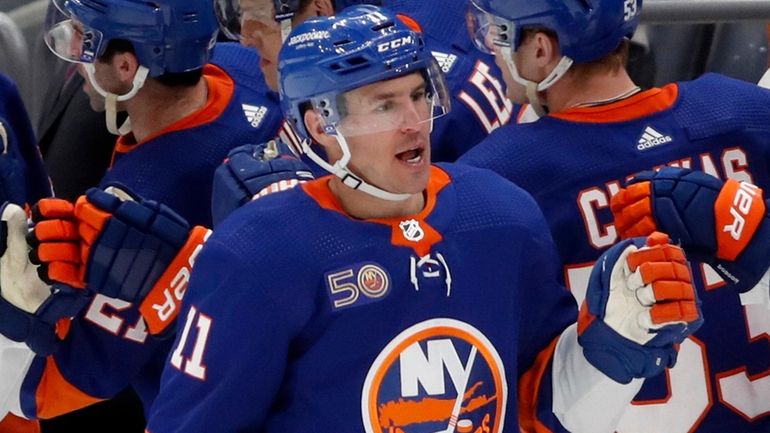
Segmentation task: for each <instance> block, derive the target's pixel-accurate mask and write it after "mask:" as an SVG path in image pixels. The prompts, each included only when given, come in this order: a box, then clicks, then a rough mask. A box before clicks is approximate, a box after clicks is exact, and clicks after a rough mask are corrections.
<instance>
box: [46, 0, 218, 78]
mask: <svg viewBox="0 0 770 433" xmlns="http://www.w3.org/2000/svg"><path fill="white" fill-rule="evenodd" d="M52 1H53V3H54V5H55V6H56V7H54V8H50V9H49V14H48V18H47V22H46V27H47V31H46V43H47V44H48V47H49V48H50V49H51V51H53V52H54V53H55V54H56V55H58V56H59V57H61V58H62V59H64V60H67V61H71V62H78V63H93V62H94V61H95V60H96V59H98V58H99V57H100V56H101V55H102V54H103V53H104V50H105V49H106V48H107V45H108V44H109V42H110V41H112V40H119V39H122V40H126V41H129V42H130V43H131V44H132V46H133V48H134V51H135V52H136V56H137V58H138V61H139V64H140V65H142V66H144V67H146V68H147V69H148V70H149V76H151V77H156V76H159V75H163V74H165V73H181V72H187V71H191V70H195V69H200V68H201V67H203V65H205V64H206V63H208V61H209V56H210V52H211V49H212V48H213V46H214V43H215V42H216V36H217V32H218V29H219V26H218V22H217V19H216V16H215V14H214V9H213V3H212V0H154V1H146V0H52Z"/></svg>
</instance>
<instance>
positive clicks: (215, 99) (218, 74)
mask: <svg viewBox="0 0 770 433" xmlns="http://www.w3.org/2000/svg"><path fill="white" fill-rule="evenodd" d="M203 78H204V79H205V80H206V84H207V85H208V99H207V100H206V104H205V105H204V106H203V107H201V108H200V109H199V110H198V111H195V112H194V113H191V114H189V115H188V116H185V117H183V118H182V119H179V120H178V121H176V122H174V123H172V124H171V125H169V126H167V127H165V128H163V129H162V130H160V131H158V132H157V133H155V134H152V135H151V136H149V137H147V138H146V139H144V140H142V141H141V142H138V143H137V142H136V141H135V140H134V135H133V134H127V135H124V136H121V137H118V141H117V144H116V145H115V153H128V152H130V151H132V150H134V149H136V148H137V147H139V146H141V145H142V144H144V143H147V142H149V141H152V140H154V139H156V138H158V137H160V136H162V135H165V134H168V133H171V132H175V131H181V130H185V129H191V128H194V127H197V126H201V125H205V124H207V123H210V122H213V121H214V120H216V119H217V118H219V116H221V115H222V113H224V111H225V110H226V109H227V106H228V105H229V104H230V100H231V99H232V98H233V94H234V93H235V82H234V81H233V79H232V78H231V77H230V76H229V75H228V74H227V72H225V71H224V70H223V69H222V68H220V67H219V66H216V65H213V64H208V65H206V66H204V67H203ZM113 158H114V155H113Z"/></svg>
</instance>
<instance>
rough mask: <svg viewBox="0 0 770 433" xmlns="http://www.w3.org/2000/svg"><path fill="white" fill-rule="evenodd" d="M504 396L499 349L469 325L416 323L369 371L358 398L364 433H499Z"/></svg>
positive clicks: (443, 321) (439, 321)
mask: <svg viewBox="0 0 770 433" xmlns="http://www.w3.org/2000/svg"><path fill="white" fill-rule="evenodd" d="M507 396H508V389H507V386H506V382H505V369H504V367H503V362H502V360H501V359H500V356H499V354H498V353H497V350H496V349H495V348H494V346H492V344H491V343H490V342H489V340H488V339H487V338H486V337H485V336H484V335H483V334H482V333H481V332H480V331H479V330H477V329H476V328H474V327H472V326H471V325H469V324H467V323H464V322H460V321H458V320H453V319H432V320H428V321H425V322H422V323H418V324H416V325H414V326H412V327H410V328H409V329H407V330H405V331H403V332H402V333H401V334H399V335H398V336H397V337H396V338H394V339H393V340H392V341H391V342H390V343H389V344H388V345H387V346H386V347H385V349H383V350H382V352H380V355H379V356H378V357H377V359H376V360H375V361H374V363H373V364H372V366H371V368H370V369H369V373H368V374H367V376H366V382H365V383H364V389H363V392H362V395H361V415H362V417H363V422H364V428H365V431H366V433H438V432H440V433H453V432H457V433H500V432H502V431H503V422H504V420H505V406H506V402H507Z"/></svg>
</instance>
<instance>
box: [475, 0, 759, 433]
mask: <svg viewBox="0 0 770 433" xmlns="http://www.w3.org/2000/svg"><path fill="white" fill-rule="evenodd" d="M641 3H642V2H641V1H637V0H623V1H618V0H591V1H589V2H588V3H587V4H588V6H590V7H586V5H587V4H586V2H584V1H577V0H575V1H573V0H566V1H561V0H560V1H556V0H509V1H499V0H473V1H470V2H469V4H470V7H471V8H472V10H475V11H476V13H475V17H476V19H475V20H474V21H475V24H476V25H475V27H474V28H473V29H472V31H473V35H474V36H475V37H476V40H477V41H478V42H479V46H480V47H481V48H482V49H486V50H491V51H494V52H495V54H496V57H495V58H496V59H497V61H498V64H499V65H501V67H504V68H505V70H504V72H505V78H506V84H507V85H508V88H509V94H510V95H511V96H515V95H514V93H515V92H512V91H511V90H515V88H516V87H517V86H519V88H521V86H524V87H525V88H526V90H527V91H528V92H527V94H528V100H529V101H530V102H532V104H533V106H539V107H540V110H541V112H543V113H545V114H546V115H545V116H544V117H542V118H541V119H540V120H538V121H536V122H534V123H532V124H527V125H518V126H515V127H513V126H512V127H506V128H501V129H500V130H499V132H495V133H494V134H492V135H490V137H489V138H488V139H487V140H485V142H483V143H482V144H480V145H479V146H477V147H476V148H474V149H473V150H471V151H470V152H469V153H468V154H467V155H465V156H464V157H463V158H462V162H465V163H468V164H471V165H474V166H478V167H485V168H490V169H492V170H493V171H495V172H497V173H499V174H501V175H503V176H504V177H506V178H507V179H509V180H511V181H513V182H515V183H516V184H517V185H519V186H521V187H522V188H523V189H525V190H526V191H528V192H529V193H530V194H532V196H533V197H534V198H535V200H536V201H537V202H538V204H539V205H540V207H541V209H542V210H543V213H544V214H545V218H546V220H547V221H548V225H549V226H550V229H551V233H552V234H553V237H554V241H555V243H556V245H557V248H558V249H559V252H560V256H561V260H562V266H563V277H564V280H565V284H566V285H567V286H568V287H569V288H570V289H571V290H572V292H573V294H574V295H575V297H576V298H577V299H578V301H582V299H583V296H584V295H583V294H584V293H585V290H586V285H587V282H588V278H589V274H590V272H591V266H592V264H593V263H594V261H595V260H596V259H597V258H598V257H599V256H600V254H601V253H602V252H603V251H606V249H607V248H609V247H610V246H611V245H613V244H615V243H616V242H617V241H618V240H619V237H618V234H619V233H618V229H617V227H616V226H615V225H614V224H613V220H612V215H611V213H610V208H609V205H610V197H611V196H613V195H614V194H616V193H617V191H618V190H619V189H620V187H621V185H622V183H623V182H624V181H625V180H626V179H628V178H629V177H630V176H632V175H634V174H635V173H638V172H640V171H643V170H649V169H652V168H659V167H662V166H665V165H672V166H680V167H689V168H693V169H699V170H703V171H705V172H707V173H709V174H711V175H713V176H716V177H718V178H720V179H722V180H726V179H736V180H745V181H753V182H754V183H756V184H757V185H760V186H762V187H764V188H767V187H768V185H770V176H769V174H768V173H769V172H768V166H767V161H768V149H770V147H769V146H768V145H770V123H768V121H767V120H768V119H770V92H768V91H766V90H764V89H761V88H759V87H757V86H754V85H752V84H748V83H744V82H739V81H736V80H732V79H729V78H726V77H722V76H718V75H713V74H707V75H705V76H703V77H701V78H699V79H697V80H695V81H692V82H688V83H675V84H669V85H667V86H664V87H662V88H653V89H649V90H646V91H642V90H640V89H639V88H638V87H637V86H636V85H635V83H633V82H632V81H631V79H630V78H629V77H628V74H627V73H626V71H625V69H624V66H623V64H624V62H623V61H624V51H625V46H626V44H627V42H626V37H627V36H629V35H630V34H631V33H633V31H634V29H635V28H636V25H637V22H638V19H639V14H640V8H641ZM519 102H521V101H519ZM672 235H673V234H672ZM693 271H694V279H695V283H696V285H697V287H698V290H699V294H700V296H701V299H702V300H703V309H704V316H705V317H708V318H709V320H708V321H707V323H706V325H705V326H704V327H702V328H701V330H700V331H699V332H697V333H696V334H695V336H694V337H692V338H688V339H687V340H685V341H684V343H683V344H682V345H681V348H680V350H679V360H678V363H677V365H676V367H674V368H673V369H671V370H669V371H668V374H667V375H666V377H658V378H655V379H653V380H648V381H646V383H645V385H644V387H643V388H642V390H641V392H640V393H639V395H638V396H637V397H636V400H635V401H634V404H633V405H629V406H628V408H627V409H626V411H625V414H624V416H623V418H622V419H621V421H620V424H619V426H618V428H617V431H618V432H619V433H629V432H646V433H662V432H665V433H677V432H689V431H695V430H697V431H702V432H725V431H740V432H760V431H767V430H768V429H769V428H770V417H768V416H767V415H768V414H770V393H769V391H768V390H770V388H768V387H767V385H768V384H770V378H769V377H768V376H767V372H768V371H769V370H770V361H769V360H770V355H769V353H770V347H769V346H767V342H766V341H765V340H764V339H761V338H760V336H761V335H763V333H764V332H765V325H763V324H765V323H767V320H766V319H767V314H768V312H767V311H764V310H759V309H753V308H745V309H744V308H742V307H741V305H740V300H739V299H738V297H737V296H735V294H734V290H730V289H727V290H725V289H722V288H721V287H722V286H723V285H724V282H723V281H722V279H720V278H719V275H718V274H717V273H716V272H715V271H714V270H713V269H712V268H710V267H708V266H705V265H704V266H701V265H700V264H696V265H695V266H694V269H693Z"/></svg>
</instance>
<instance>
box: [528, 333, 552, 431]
mask: <svg viewBox="0 0 770 433" xmlns="http://www.w3.org/2000/svg"><path fill="white" fill-rule="evenodd" d="M558 341H559V338H558V337H557V338H555V339H554V340H553V341H552V342H551V344H549V345H548V347H546V348H545V349H543V351H542V352H540V354H539V355H537V358H536V359H535V363H534V364H533V365H532V368H530V369H529V370H528V371H527V372H526V373H524V374H523V375H522V376H521V378H519V427H520V428H521V431H522V432H526V433H552V432H551V430H550V429H549V428H548V427H546V426H545V425H543V423H542V422H540V420H538V419H537V402H538V398H539V397H540V384H541V383H542V382H543V375H545V374H546V371H547V369H546V367H547V366H548V363H549V362H550V361H551V359H552V358H553V354H554V352H555V351H556V343H557V342H558Z"/></svg>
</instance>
